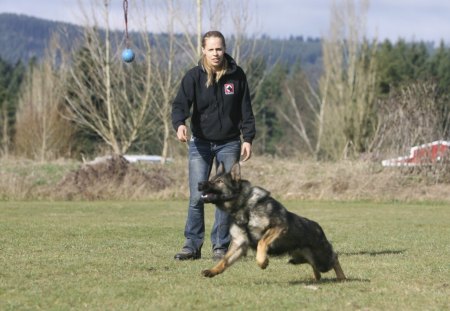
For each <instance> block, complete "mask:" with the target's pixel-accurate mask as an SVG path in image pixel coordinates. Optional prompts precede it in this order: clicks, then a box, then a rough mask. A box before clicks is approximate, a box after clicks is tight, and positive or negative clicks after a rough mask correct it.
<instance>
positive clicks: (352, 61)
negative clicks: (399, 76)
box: [320, 0, 377, 159]
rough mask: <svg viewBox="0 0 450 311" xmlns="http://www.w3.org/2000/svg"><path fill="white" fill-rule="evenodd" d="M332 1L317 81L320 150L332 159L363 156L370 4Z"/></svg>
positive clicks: (371, 93)
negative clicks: (355, 154)
mask: <svg viewBox="0 0 450 311" xmlns="http://www.w3.org/2000/svg"><path fill="white" fill-rule="evenodd" d="M359 3H360V6H359V7H357V6H356V4H355V2H354V0H343V1H341V2H340V3H339V4H336V2H333V6H332V16H331V23H330V33H329V35H328V36H327V37H325V38H324V40H323V55H324V75H323V76H322V79H321V81H320V90H321V95H322V98H323V99H326V100H324V101H323V102H322V110H323V120H322V124H321V126H322V135H321V136H320V139H321V150H322V151H323V152H324V153H325V154H327V155H328V156H329V157H331V158H334V159H337V158H340V157H341V156H344V157H345V156H346V155H347V152H348V151H349V150H348V147H349V146H354V147H355V149H356V150H355V151H356V152H363V151H366V150H364V149H365V148H367V146H368V145H369V144H370V142H369V141H366V140H367V139H370V138H369V137H368V136H367V134H368V133H367V132H368V131H371V130H373V131H374V130H375V129H374V128H372V129H370V127H371V126H375V125H372V123H373V120H370V118H372V113H373V106H374V97H375V89H376V81H375V80H376V66H375V57H374V56H375V55H374V54H375V52H376V48H377V43H376V39H374V40H373V41H372V42H368V41H367V40H366V39H365V33H364V31H365V21H366V15H367V11H368V8H369V0H363V1H360V2H359Z"/></svg>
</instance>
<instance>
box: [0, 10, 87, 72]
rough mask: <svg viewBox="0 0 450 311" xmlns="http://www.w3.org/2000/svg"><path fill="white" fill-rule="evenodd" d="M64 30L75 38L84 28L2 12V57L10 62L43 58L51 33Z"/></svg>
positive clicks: (0, 21)
mask: <svg viewBox="0 0 450 311" xmlns="http://www.w3.org/2000/svg"><path fill="white" fill-rule="evenodd" d="M62 31H64V32H66V33H67V36H68V37H70V38H72V39H75V38H76V37H80V35H81V31H82V28H81V27H79V26H75V25H72V24H68V23H61V22H53V21H48V20H44V19H39V18H35V17H30V16H25V15H17V14H9V13H2V14H0V57H1V58H2V59H3V60H5V61H7V62H10V63H15V62H17V61H19V60H21V61H23V62H24V63H28V61H29V60H30V59H31V58H33V57H36V58H37V59H41V58H42V57H43V56H44V52H45V49H46V48H47V45H48V42H49V40H50V38H51V35H52V34H53V33H55V32H62Z"/></svg>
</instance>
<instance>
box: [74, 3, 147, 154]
mask: <svg viewBox="0 0 450 311" xmlns="http://www.w3.org/2000/svg"><path fill="white" fill-rule="evenodd" d="M109 4H110V1H109V0H105V1H104V2H103V9H102V12H103V24H104V27H105V30H104V33H102V32H101V31H98V30H97V29H98V26H97V25H95V26H93V27H89V26H87V27H85V28H84V30H85V33H84V43H83V51H82V52H81V53H80V54H79V55H78V57H76V58H75V60H74V66H72V68H71V70H70V78H71V80H70V81H71V82H70V92H68V94H67V95H66V101H67V105H68V110H69V114H68V117H69V118H70V119H71V120H72V121H73V122H75V123H76V124H77V125H79V126H80V127H83V128H87V129H89V130H90V131H92V132H93V133H95V134H96V135H98V136H99V137H101V139H102V140H103V141H104V142H105V144H106V145H107V146H109V148H110V149H111V150H112V152H114V153H116V154H124V153H125V152H126V151H127V150H128V149H129V148H130V146H131V145H132V144H133V142H135V141H136V140H137V139H138V137H139V136H140V135H142V134H143V132H145V131H148V130H150V129H151V124H152V118H151V116H152V115H151V108H150V106H151V103H152V102H153V98H152V96H153V93H152V89H151V85H152V81H153V80H152V79H153V76H152V67H151V64H152V62H151V57H150V56H151V53H150V50H147V51H145V53H143V57H144V60H143V61H142V62H141V63H140V64H139V66H138V65H137V64H136V62H137V61H136V62H135V63H134V64H130V65H127V64H124V63H123V62H121V61H120V60H119V59H118V58H115V57H114V54H113V52H112V44H113V39H112V38H111V36H110V27H109ZM93 19H94V21H95V18H93ZM95 22H96V21H95ZM147 38H148V36H147ZM116 46H119V45H118V44H116ZM148 47H149V45H147V48H148Z"/></svg>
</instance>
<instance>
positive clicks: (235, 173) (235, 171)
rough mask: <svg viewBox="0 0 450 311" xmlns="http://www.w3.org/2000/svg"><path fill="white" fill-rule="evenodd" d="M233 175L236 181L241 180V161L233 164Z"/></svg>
mask: <svg viewBox="0 0 450 311" xmlns="http://www.w3.org/2000/svg"><path fill="white" fill-rule="evenodd" d="M231 177H232V178H233V180H235V181H239V180H241V166H240V165H239V162H236V163H234V164H233V167H232V168H231Z"/></svg>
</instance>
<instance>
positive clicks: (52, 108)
mask: <svg viewBox="0 0 450 311" xmlns="http://www.w3.org/2000/svg"><path fill="white" fill-rule="evenodd" d="M62 54H63V52H62V51H61V50H59V47H58V41H57V40H56V38H53V39H52V41H51V44H50V48H49V49H48V51H47V55H46V57H45V59H44V61H43V62H42V63H41V64H34V65H31V66H30V68H29V69H28V72H27V76H26V79H25V83H24V85H23V87H22V91H21V96H20V99H19V105H18V109H17V117H16V133H15V148H16V153H17V154H19V155H22V156H26V157H28V158H31V159H36V160H40V161H44V160H51V159H55V158H57V157H60V156H67V155H69V154H70V151H71V148H72V147H73V146H72V145H71V141H72V138H73V133H74V128H73V125H72V124H71V123H70V121H69V120H67V119H65V118H63V117H62V114H63V109H64V101H63V99H64V92H65V87H66V84H65V83H66V75H67V71H66V70H65V68H62V66H59V65H60V64H58V63H57V62H58V59H59V58H58V55H62Z"/></svg>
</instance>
